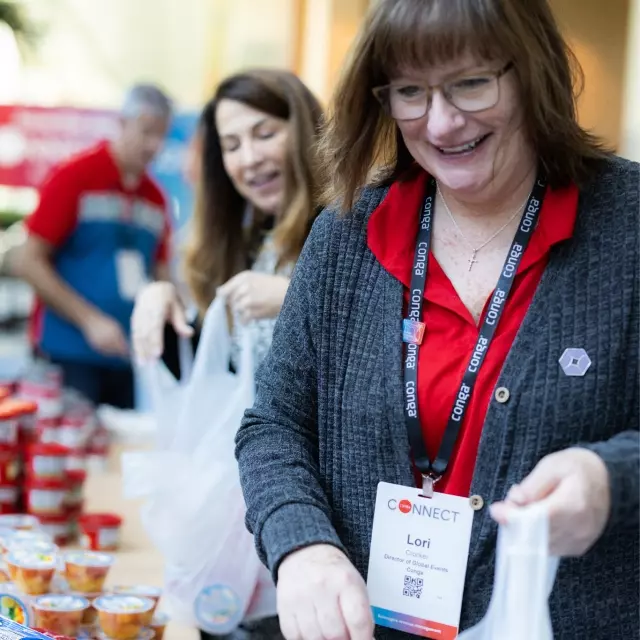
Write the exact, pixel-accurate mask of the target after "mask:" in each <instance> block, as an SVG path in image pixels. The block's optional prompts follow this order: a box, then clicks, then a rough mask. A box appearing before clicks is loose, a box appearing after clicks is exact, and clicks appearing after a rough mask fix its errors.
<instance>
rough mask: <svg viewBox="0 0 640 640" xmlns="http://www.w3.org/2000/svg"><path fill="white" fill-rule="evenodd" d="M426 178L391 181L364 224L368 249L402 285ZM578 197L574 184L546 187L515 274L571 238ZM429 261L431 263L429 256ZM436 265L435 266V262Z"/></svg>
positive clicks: (408, 276)
mask: <svg viewBox="0 0 640 640" xmlns="http://www.w3.org/2000/svg"><path fill="white" fill-rule="evenodd" d="M426 180H427V174H426V173H425V172H424V171H423V172H420V173H419V174H417V175H416V176H415V177H414V178H410V179H408V180H406V181H396V182H394V183H393V184H392V185H391V187H390V189H389V192H388V193H387V196H386V198H385V199H384V200H383V201H382V202H381V203H380V205H379V206H378V208H377V209H376V210H375V211H374V212H373V213H372V214H371V217H370V218H369V223H368V225H367V242H368V245H369V249H370V250H371V251H372V252H373V254H374V255H375V256H376V258H377V259H378V261H379V262H380V263H381V264H382V266H383V267H384V268H385V269H386V270H387V271H388V272H389V273H391V275H393V276H394V277H395V278H397V279H398V280H399V281H400V282H402V283H403V284H404V285H405V286H406V287H408V286H409V284H410V279H411V265H412V263H413V254H414V252H415V247H416V236H417V233H418V212H419V209H420V208H421V206H422V202H423V199H424V193H425V187H426ZM578 196H579V193H578V189H577V187H576V186H575V185H571V186H569V187H566V188H563V189H556V190H552V189H551V188H548V189H547V194H546V196H545V199H544V203H543V205H542V210H541V211H540V219H539V220H538V226H537V227H536V230H535V231H534V233H533V236H531V240H530V241H529V246H528V247H527V250H526V252H525V254H524V256H523V257H522V262H521V263H520V267H519V268H518V273H520V272H522V271H524V270H525V269H528V268H529V267H530V266H531V265H532V264H535V263H536V262H537V261H538V260H540V259H542V258H543V257H544V256H546V255H547V253H548V252H549V250H550V248H551V247H552V246H553V245H554V244H557V243H559V242H562V241H563V240H568V239H569V238H571V236H572V235H573V229H574V227H575V222H576V216H577V213H578ZM429 262H430V264H434V266H435V263H436V261H435V260H434V259H433V256H432V257H431V258H430V260H429ZM436 268H438V269H439V268H440V267H439V265H438V266H437V267H436Z"/></svg>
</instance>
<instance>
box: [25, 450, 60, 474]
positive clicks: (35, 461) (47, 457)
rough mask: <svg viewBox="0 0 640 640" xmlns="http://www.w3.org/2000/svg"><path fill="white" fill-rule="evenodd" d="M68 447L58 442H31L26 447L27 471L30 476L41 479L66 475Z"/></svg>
mask: <svg viewBox="0 0 640 640" xmlns="http://www.w3.org/2000/svg"><path fill="white" fill-rule="evenodd" d="M68 454H69V451H68V449H65V448H64V447H62V446H60V445H59V444H32V445H30V446H29V448H28V449H27V471H28V475H29V477H31V478H34V479H35V478H37V479H42V480H48V479H59V480H63V479H64V478H65V477H66V464H67V456H68Z"/></svg>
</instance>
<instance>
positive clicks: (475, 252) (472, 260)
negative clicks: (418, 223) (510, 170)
mask: <svg viewBox="0 0 640 640" xmlns="http://www.w3.org/2000/svg"><path fill="white" fill-rule="evenodd" d="M436 188H437V190H438V194H439V195H440V200H442V204H443V205H444V208H445V211H446V212H447V213H448V214H449V217H450V218H451V222H453V224H454V226H455V228H456V229H457V231H458V233H459V234H460V237H461V238H462V239H463V240H464V242H465V243H466V244H467V246H468V247H469V249H471V257H470V258H469V260H468V263H469V271H471V269H473V265H474V264H476V262H478V261H477V260H476V256H477V255H478V251H480V250H481V249H484V248H485V247H486V246H487V245H488V244H489V243H490V242H491V241H492V240H495V239H496V238H497V237H498V236H499V235H500V234H501V233H502V232H503V231H504V230H505V229H506V228H507V227H508V226H509V225H510V224H511V223H512V222H513V219H514V218H515V217H516V216H517V215H518V214H519V213H521V212H522V210H523V209H524V207H525V205H526V204H527V202H528V201H529V196H527V199H526V200H525V201H524V202H523V203H522V204H521V205H520V206H519V207H518V208H517V209H516V210H515V212H514V214H513V215H512V216H511V217H510V218H509V219H508V220H507V221H506V222H505V223H504V224H503V225H502V226H501V227H500V228H499V229H498V230H497V231H496V232H495V233H494V234H493V235H492V236H491V237H490V238H488V239H487V240H485V241H484V242H483V243H482V244H481V245H480V246H478V247H474V246H473V245H472V244H471V243H470V242H469V240H467V238H466V237H465V235H464V233H462V229H461V228H460V227H459V226H458V223H457V222H456V219H455V218H454V217H453V214H452V213H451V209H449V205H448V204H447V201H446V200H445V199H444V196H443V195H442V191H440V185H439V184H438V185H436Z"/></svg>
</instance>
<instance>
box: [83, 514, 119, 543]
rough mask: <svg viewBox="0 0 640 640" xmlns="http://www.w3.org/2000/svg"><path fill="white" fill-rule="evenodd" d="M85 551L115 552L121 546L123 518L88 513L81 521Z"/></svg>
mask: <svg viewBox="0 0 640 640" xmlns="http://www.w3.org/2000/svg"><path fill="white" fill-rule="evenodd" d="M79 524H80V532H81V534H82V536H81V541H82V547H83V548H84V549H91V550H92V551H115V550H116V549H118V547H119V546H120V526H121V525H122V518H120V517H119V516H116V515H114V514H111V513H87V514H86V515H84V516H82V517H81V518H80V520H79Z"/></svg>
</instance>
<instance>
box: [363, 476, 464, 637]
mask: <svg viewBox="0 0 640 640" xmlns="http://www.w3.org/2000/svg"><path fill="white" fill-rule="evenodd" d="M420 493H421V492H420V490H419V489H415V488H412V487H404V486H400V485H395V484H388V483H386V482H381V483H380V484H379V485H378V493H377V497H376V511H375V515H374V520H373V534H372V539H371V555H370V557H369V572H368V577H367V589H368V591H369V599H370V602H371V609H372V612H373V618H374V621H375V623H376V624H377V625H381V626H383V627H390V628H391V629H398V630H400V631H404V632H406V633H412V634H414V635H418V636H422V637H424V638H435V639H438V640H453V639H454V638H456V637H457V636H458V628H459V625H460V610H461V608H462V593H463V590H464V579H465V575H466V572H467V560H468V556H469V544H470V540H471V526H472V524H473V510H472V509H471V506H470V504H469V499H468V498H460V497H457V496H449V495H445V494H443V493H435V494H434V496H433V498H424V497H422V496H421V495H420Z"/></svg>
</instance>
